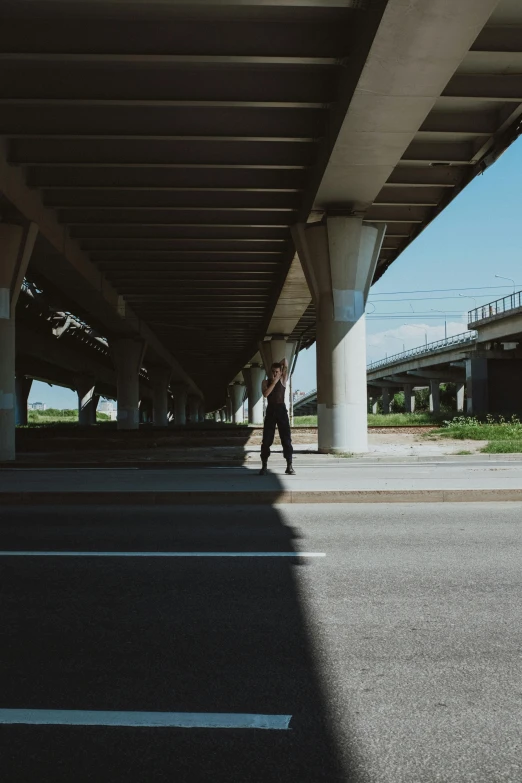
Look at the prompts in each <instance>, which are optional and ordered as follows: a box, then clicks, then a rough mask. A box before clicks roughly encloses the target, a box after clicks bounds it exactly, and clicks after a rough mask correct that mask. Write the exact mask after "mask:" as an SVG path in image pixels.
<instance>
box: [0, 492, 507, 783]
mask: <svg viewBox="0 0 522 783" xmlns="http://www.w3.org/2000/svg"><path fill="white" fill-rule="evenodd" d="M521 512H522V507H521V505H520V504H516V503H511V504H488V503H481V504H476V505H473V504H469V505H466V506H464V504H444V506H433V505H421V504H415V505H409V504H408V505H399V504H398V505H394V506H390V507H386V506H383V505H375V506H374V505H368V506H363V507H361V506H327V505H314V506H293V507H285V508H284V510H282V509H278V510H275V509H273V508H268V507H259V506H256V507H253V506H245V507H238V506H234V507H228V508H227V507H224V506H221V507H214V508H212V507H208V506H206V507H200V508H198V507H197V506H191V507H182V506H177V507H172V508H169V507H164V508H160V509H150V508H138V507H136V506H133V507H109V508H107V507H101V506H99V507H89V508H78V507H74V506H70V507H65V506H64V507H60V508H52V507H46V508H43V509H40V510H37V509H31V508H8V507H4V508H3V509H2V510H1V511H0V534H1V540H2V544H1V551H2V553H3V554H2V555H1V556H0V567H1V572H2V591H1V595H0V608H1V616H2V624H1V626H0V644H1V648H2V651H3V654H2V664H1V668H0V693H1V697H0V723H2V725H0V743H1V745H2V749H3V751H2V781H5V782H6V783H33V781H34V783H36V782H37V781H38V783H41V782H42V781H43V782H44V783H45V782H46V781H53V783H54V782H55V783H61V781H64V782H65V781H67V783H70V781H73V780H74V781H91V780H92V781H97V782H99V783H105V782H106V781H107V783H109V781H110V782H111V783H112V782H113V781H130V782H131V783H133V782H134V781H140V783H141V781H144V782H145V781H146V783H149V782H150V783H156V781H158V782H159V781H210V780H212V781H227V783H231V782H233V783H235V782H236V781H238V783H242V782H243V781H259V782H260V783H261V781H262V782H263V783H267V782H271V781H278V782H279V781H282V782H283V783H286V781H292V782H293V781H305V782H306V783H308V782H309V783H312V782H313V781H321V780H325V781H335V780H338V781H346V783H348V782H349V783H370V781H371V783H424V781H430V783H431V781H443V783H445V781H448V783H449V781H451V783H504V782H505V781H513V783H514V782H515V781H517V782H518V781H519V780H520V779H521V777H522V772H521V768H520V753H519V740H520V729H521V722H522V721H521V705H522V691H521V689H520V682H521V681H522V679H521V677H520V674H521V671H520V669H521V666H520V649H521V647H522V644H521V642H522V631H521V628H522V623H521V620H522V617H521V615H522V607H521V602H520V581H521V578H520V554H521V548H522V545H521V540H522V539H521V537H520V527H521V524H522V513H521ZM14 552H16V553H17V554H16V555H14V554H13V553H14ZM51 552H52V553H53V554H44V553H51ZM89 552H92V555H89V554H88V553H89ZM10 553H11V554H10ZM35 553H39V555H36V554H35ZM57 553H62V554H57ZM65 553H69V554H68V555H65ZM71 553H82V554H80V555H78V554H71ZM111 553H118V554H111ZM201 553H205V556H204V557H202V556H201ZM296 553H305V554H302V555H301V556H296ZM166 555H168V556H166ZM231 555H234V556H231ZM20 710H24V711H25V712H24V713H23V714H22V713H20V712H16V713H15V712H12V711H20ZM57 711H58V712H57ZM151 713H152V714H153V715H154V714H155V715H157V714H158V713H164V714H168V715H169V716H171V718H170V719H169V720H170V721H171V723H170V724H169V723H168V720H167V725H163V726H161V727H158V726H157V725H155V723H157V722H158V720H156V721H154V718H153V717H152V718H151V717H150V716H151ZM21 715H22V718H21V717H20V716H21ZM108 716H109V717H108ZM136 716H138V718H137V717H136ZM172 716H174V717H172ZM245 716H247V717H245ZM21 719H23V720H25V721H26V722H25V723H17V722H16V721H17V720H21ZM41 720H44V721H49V720H50V721H51V724H50V725H39V724H36V725H35V724H34V723H31V721H41ZM96 720H97V721H98V725H89V726H85V725H82V721H84V722H86V721H90V722H91V724H92V723H93V722H96ZM133 720H141V721H142V724H143V725H140V726H136V725H129V721H130V722H131V723H132V721H133ZM162 720H163V719H162ZM249 720H250V725H249ZM176 721H178V723H176ZM191 721H192V723H191ZM256 721H257V723H256ZM111 722H112V723H113V724H115V725H106V724H107V723H111ZM194 722H195V725H196V726H200V727H199V728H188V726H189V725H193V724H194ZM71 723H77V724H78V723H79V725H71ZM230 726H235V727H233V728H231V727H230ZM259 726H267V727H268V728H259Z"/></svg>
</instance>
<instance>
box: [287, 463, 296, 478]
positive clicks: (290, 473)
mask: <svg viewBox="0 0 522 783" xmlns="http://www.w3.org/2000/svg"><path fill="white" fill-rule="evenodd" d="M285 473H286V474H287V475H288V476H295V470H294V466H293V465H292V463H291V462H289V463H288V464H287V466H286V470H285Z"/></svg>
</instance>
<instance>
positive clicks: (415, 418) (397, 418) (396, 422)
mask: <svg viewBox="0 0 522 783" xmlns="http://www.w3.org/2000/svg"><path fill="white" fill-rule="evenodd" d="M445 416H446V414H442V415H438V414H434V413H389V414H387V415H384V414H382V413H370V414H368V425H369V426H370V427H406V426H410V427H411V426H415V425H421V424H432V425H434V426H436V425H437V424H441V423H442V421H443V419H444V417H445Z"/></svg>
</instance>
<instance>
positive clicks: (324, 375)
mask: <svg viewBox="0 0 522 783" xmlns="http://www.w3.org/2000/svg"><path fill="white" fill-rule="evenodd" d="M385 230H386V226H385V225H384V224H379V225H373V224H371V223H364V222H363V220H362V218H360V217H354V216H352V215H327V216H326V218H325V219H324V220H323V221H321V222H320V223H313V224H310V225H308V226H306V225H296V226H293V228H292V236H293V239H294V244H295V246H296V248H297V252H298V254H299V258H300V261H301V264H302V266H303V270H304V272H305V275H306V279H307V282H308V286H309V288H310V292H311V294H312V297H313V300H314V304H315V307H316V311H317V331H316V334H317V343H316V344H317V424H318V441H319V451H320V452H334V453H335V452H353V453H362V452H365V451H367V450H368V427H367V422H368V413H367V408H366V323H365V306H366V300H367V297H368V291H369V289H370V285H371V283H372V280H373V275H374V272H375V267H376V264H377V260H378V258H379V253H380V249H381V245H382V240H383V237H384V232H385Z"/></svg>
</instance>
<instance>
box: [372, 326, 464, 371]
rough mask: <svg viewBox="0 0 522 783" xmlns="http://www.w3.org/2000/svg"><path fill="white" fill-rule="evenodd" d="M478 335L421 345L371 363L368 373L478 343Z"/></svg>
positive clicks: (460, 336)
mask: <svg viewBox="0 0 522 783" xmlns="http://www.w3.org/2000/svg"><path fill="white" fill-rule="evenodd" d="M476 339H477V333H476V332H474V331H469V332H462V334H456V335H454V336H453V337H448V338H446V339H445V340H437V341H436V342H434V343H428V344H427V345H420V346H419V347H418V348H411V349H410V350H409V351H402V353H396V354H394V355H393V356H388V357H387V358H386V359H379V361H377V362H370V364H369V365H368V366H367V368H366V369H367V370H368V372H372V370H378V369H379V367H386V366H387V365H388V364H396V362H398V361H400V360H403V359H409V358H411V357H414V356H422V355H424V354H427V353H434V352H435V351H440V350H442V349H444V348H451V347H452V346H454V345H467V344H470V343H474V342H476Z"/></svg>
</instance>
